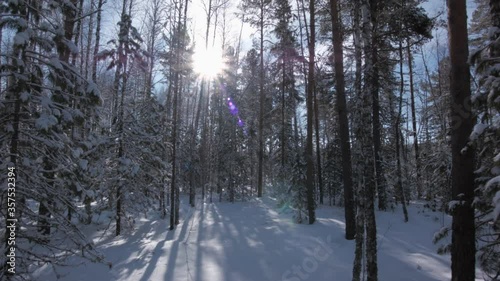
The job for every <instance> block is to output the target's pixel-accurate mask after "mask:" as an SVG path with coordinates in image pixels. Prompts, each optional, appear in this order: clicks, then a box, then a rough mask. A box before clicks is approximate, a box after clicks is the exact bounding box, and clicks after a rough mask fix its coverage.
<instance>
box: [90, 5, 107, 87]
mask: <svg viewBox="0 0 500 281" xmlns="http://www.w3.org/2000/svg"><path fill="white" fill-rule="evenodd" d="M104 2H105V0H98V2H97V16H96V28H95V44H94V54H93V58H92V81H93V82H96V80H97V54H98V53H99V44H100V39H101V19H102V6H103V5H104Z"/></svg>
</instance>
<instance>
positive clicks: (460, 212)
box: [447, 0, 476, 281]
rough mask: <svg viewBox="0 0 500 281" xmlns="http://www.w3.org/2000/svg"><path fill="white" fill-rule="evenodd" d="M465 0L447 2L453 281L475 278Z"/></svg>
mask: <svg viewBox="0 0 500 281" xmlns="http://www.w3.org/2000/svg"><path fill="white" fill-rule="evenodd" d="M465 2H466V1H465V0H456V1H448V2H447V6H448V33H449V47H450V63H451V69H450V94H451V104H450V108H451V118H452V124H451V154H452V168H451V182H452V199H453V202H454V203H456V204H454V205H455V206H454V208H453V209H452V210H451V211H452V214H453V222H452V237H451V241H452V244H451V279H452V281H473V280H475V264H476V263H475V262H476V258H475V253H476V242H475V226H474V208H473V207H472V202H473V200H474V174H473V171H474V151H473V148H472V147H468V145H467V143H468V141H469V136H470V133H471V131H472V127H473V116H472V112H471V105H470V97H471V92H470V72H469V64H468V62H467V60H468V58H469V47H468V43H467V42H468V40H467V13H466V3H465Z"/></svg>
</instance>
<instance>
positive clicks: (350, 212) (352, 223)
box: [330, 0, 356, 240]
mask: <svg viewBox="0 0 500 281" xmlns="http://www.w3.org/2000/svg"><path fill="white" fill-rule="evenodd" d="M338 5H339V3H338V0H330V10H331V14H332V31H333V57H334V67H335V81H336V83H335V90H336V92H337V114H338V116H339V122H338V126H339V134H340V149H341V152H342V181H343V184H344V210H345V221H346V228H345V238H346V239H347V240H352V239H354V237H355V234H356V218H355V210H354V195H353V186H352V163H351V144H350V139H349V121H348V118H347V102H346V97H345V80H344V53H343V47H342V42H343V39H342V33H341V30H342V26H341V24H342V23H341V21H340V13H339V9H338Z"/></svg>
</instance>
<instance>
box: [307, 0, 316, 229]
mask: <svg viewBox="0 0 500 281" xmlns="http://www.w3.org/2000/svg"><path fill="white" fill-rule="evenodd" d="M314 2H315V0H310V1H309V28H310V36H309V46H308V49H309V71H308V74H307V82H308V83H307V84H308V86H307V99H306V107H307V135H306V163H307V168H306V188H307V212H308V217H309V224H313V223H314V221H315V220H316V214H315V201H314V158H313V121H314V107H313V102H314V100H313V98H314V88H315V87H314V67H315V63H314V55H315V54H314V52H315V50H314V46H315V40H316V38H315V34H316V28H315V26H314V24H315V19H314V16H315V13H316V12H315V5H314Z"/></svg>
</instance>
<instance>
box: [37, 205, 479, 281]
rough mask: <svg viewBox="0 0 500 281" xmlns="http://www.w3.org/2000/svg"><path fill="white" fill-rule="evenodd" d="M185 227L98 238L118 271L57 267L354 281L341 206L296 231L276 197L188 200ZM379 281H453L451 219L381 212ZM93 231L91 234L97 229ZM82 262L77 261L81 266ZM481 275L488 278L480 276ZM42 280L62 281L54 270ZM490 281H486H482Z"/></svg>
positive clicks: (189, 279) (259, 280)
mask: <svg viewBox="0 0 500 281" xmlns="http://www.w3.org/2000/svg"><path fill="white" fill-rule="evenodd" d="M181 200H182V209H181V222H180V224H179V225H178V226H177V228H176V229H175V230H174V231H169V230H168V226H169V225H168V222H169V220H168V218H167V219H164V220H161V219H157V218H156V217H151V218H149V219H141V220H140V221H137V222H136V224H135V226H134V227H133V229H130V230H129V231H128V232H127V233H124V235H122V236H120V237H114V236H113V231H112V230H108V232H107V233H106V234H105V235H104V237H102V236H103V235H102V233H103V231H104V230H102V229H101V230H99V231H97V230H96V229H97V228H96V227H95V225H94V226H93V227H94V230H93V231H94V232H93V233H90V234H89V235H91V237H94V242H95V243H96V245H97V246H98V248H99V249H100V250H101V251H102V252H103V253H104V254H105V255H106V259H107V261H109V262H111V263H112V264H113V267H112V268H111V269H109V268H108V267H107V266H106V265H103V264H94V263H83V264H80V265H79V266H77V267H63V268H57V272H58V274H57V275H59V276H60V279H59V280H65V281H80V280H81V281H89V280H91V281H107V280H110V281H111V280H120V281H146V280H152V281H160V280H165V281H184V280H186V281H215V280H216V281H267V280H269V281H282V280H283V281H284V280H290V281H298V280H311V281H322V280H334V281H337V280H338V281H344V280H346V281H348V280H351V278H352V277H351V276H352V263H353V259H354V246H355V244H354V241H347V240H345V239H344V214H343V209H342V208H339V207H329V206H320V207H318V209H317V221H316V223H315V224H313V225H306V224H296V223H294V222H293V218H292V214H291V212H290V211H286V210H283V209H278V207H277V204H276V200H275V199H273V198H270V197H266V198H263V199H262V200H260V199H252V200H251V201H249V202H237V203H228V202H222V203H218V202H217V203H208V202H205V203H204V204H202V203H201V202H200V200H199V199H198V202H197V205H196V207H195V208H193V209H191V208H189V207H187V202H186V201H187V197H182V199H181ZM376 215H377V230H378V241H377V242H378V267H379V280H384V281H401V280H407V281H412V280H415V281H417V280H418V281H430V280H450V277H451V273H450V256H449V255H443V256H441V255H438V254H437V253H436V250H437V248H438V246H437V245H434V244H433V243H432V238H433V235H434V233H435V232H436V231H438V230H439V229H440V228H441V227H442V224H443V221H444V224H449V223H450V218H449V217H448V216H446V215H445V216H444V217H443V214H442V213H439V212H432V211H429V210H427V209H424V207H423V205H422V204H418V203H413V204H411V205H410V206H409V215H410V222H409V223H404V222H403V215H402V212H401V210H400V209H399V208H396V210H395V211H387V212H377V214H376ZM89 231H90V230H89ZM76 261H77V258H76V257H75V262H76ZM477 272H478V274H477V276H478V277H480V275H481V272H480V271H479V270H478V271H477ZM34 277H35V278H36V280H47V281H51V280H57V277H56V274H55V273H54V271H53V270H52V268H51V267H45V268H42V269H41V270H38V271H37V272H36V273H35V276H34ZM477 280H482V279H477Z"/></svg>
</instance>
